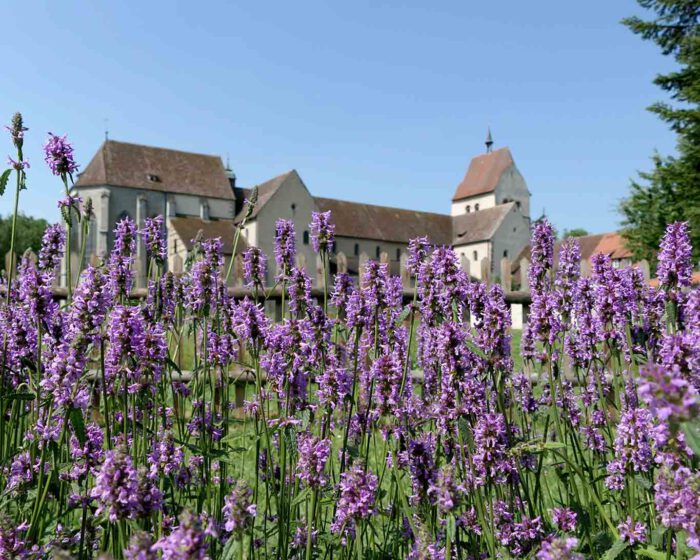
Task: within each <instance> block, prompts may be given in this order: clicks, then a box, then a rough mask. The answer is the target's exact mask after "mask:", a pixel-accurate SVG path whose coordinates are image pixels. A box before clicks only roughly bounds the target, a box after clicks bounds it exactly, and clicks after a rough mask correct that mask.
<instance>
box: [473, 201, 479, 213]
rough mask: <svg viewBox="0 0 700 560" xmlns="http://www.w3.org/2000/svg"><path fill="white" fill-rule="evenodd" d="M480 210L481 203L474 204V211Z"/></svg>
mask: <svg viewBox="0 0 700 560" xmlns="http://www.w3.org/2000/svg"><path fill="white" fill-rule="evenodd" d="M478 211H479V204H478V203H477V204H475V205H474V212H478Z"/></svg>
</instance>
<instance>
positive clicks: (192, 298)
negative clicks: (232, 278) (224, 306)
mask: <svg viewBox="0 0 700 560" xmlns="http://www.w3.org/2000/svg"><path fill="white" fill-rule="evenodd" d="M201 249H202V257H201V258H199V259H197V261H195V263H194V264H193V265H192V270H191V272H190V280H191V283H190V285H189V286H188V292H187V304H188V306H189V308H190V310H191V312H192V313H193V314H195V315H196V314H200V313H203V314H204V315H207V314H208V313H210V312H212V311H214V310H215V309H216V308H217V306H218V303H219V297H218V294H219V286H220V284H221V283H222V280H221V266H222V264H223V257H222V256H221V239H220V238H218V237H216V238H214V239H207V240H205V241H203V242H202V244H201Z"/></svg>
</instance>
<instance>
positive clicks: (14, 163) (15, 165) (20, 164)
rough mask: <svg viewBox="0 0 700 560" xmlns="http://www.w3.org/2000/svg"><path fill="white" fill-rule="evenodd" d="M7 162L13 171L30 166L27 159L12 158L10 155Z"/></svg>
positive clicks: (22, 169)
mask: <svg viewBox="0 0 700 560" xmlns="http://www.w3.org/2000/svg"><path fill="white" fill-rule="evenodd" d="M7 164H8V165H9V166H10V167H11V168H12V169H14V170H15V171H24V170H25V169H29V168H30V167H31V165H29V162H28V161H26V160H14V159H12V158H11V157H8V158H7Z"/></svg>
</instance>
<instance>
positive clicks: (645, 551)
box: [635, 548, 666, 560]
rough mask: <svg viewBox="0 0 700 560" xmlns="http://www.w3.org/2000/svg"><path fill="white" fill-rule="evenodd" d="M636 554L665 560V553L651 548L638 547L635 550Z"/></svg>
mask: <svg viewBox="0 0 700 560" xmlns="http://www.w3.org/2000/svg"><path fill="white" fill-rule="evenodd" d="M635 553H636V554H637V556H643V557H644V558H651V559H652V560H666V553H665V552H659V551H658V550H654V549H653V548H638V549H637V550H635Z"/></svg>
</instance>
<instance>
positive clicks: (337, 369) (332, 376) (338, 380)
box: [316, 356, 352, 410]
mask: <svg viewBox="0 0 700 560" xmlns="http://www.w3.org/2000/svg"><path fill="white" fill-rule="evenodd" d="M317 381H318V390H317V391H316V396H317V397H318V402H319V404H320V405H321V406H327V407H328V408H330V409H332V410H335V409H336V408H337V407H338V406H340V404H341V403H342V402H343V401H344V400H345V399H346V397H347V396H348V395H349V394H350V392H351V391H352V377H351V376H350V374H349V373H348V371H347V369H346V368H344V367H342V366H341V365H339V364H338V360H337V358H336V357H335V356H332V357H330V359H329V363H327V364H326V366H325V367H324V368H323V371H322V372H321V375H320V376H319V377H318V378H317Z"/></svg>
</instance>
